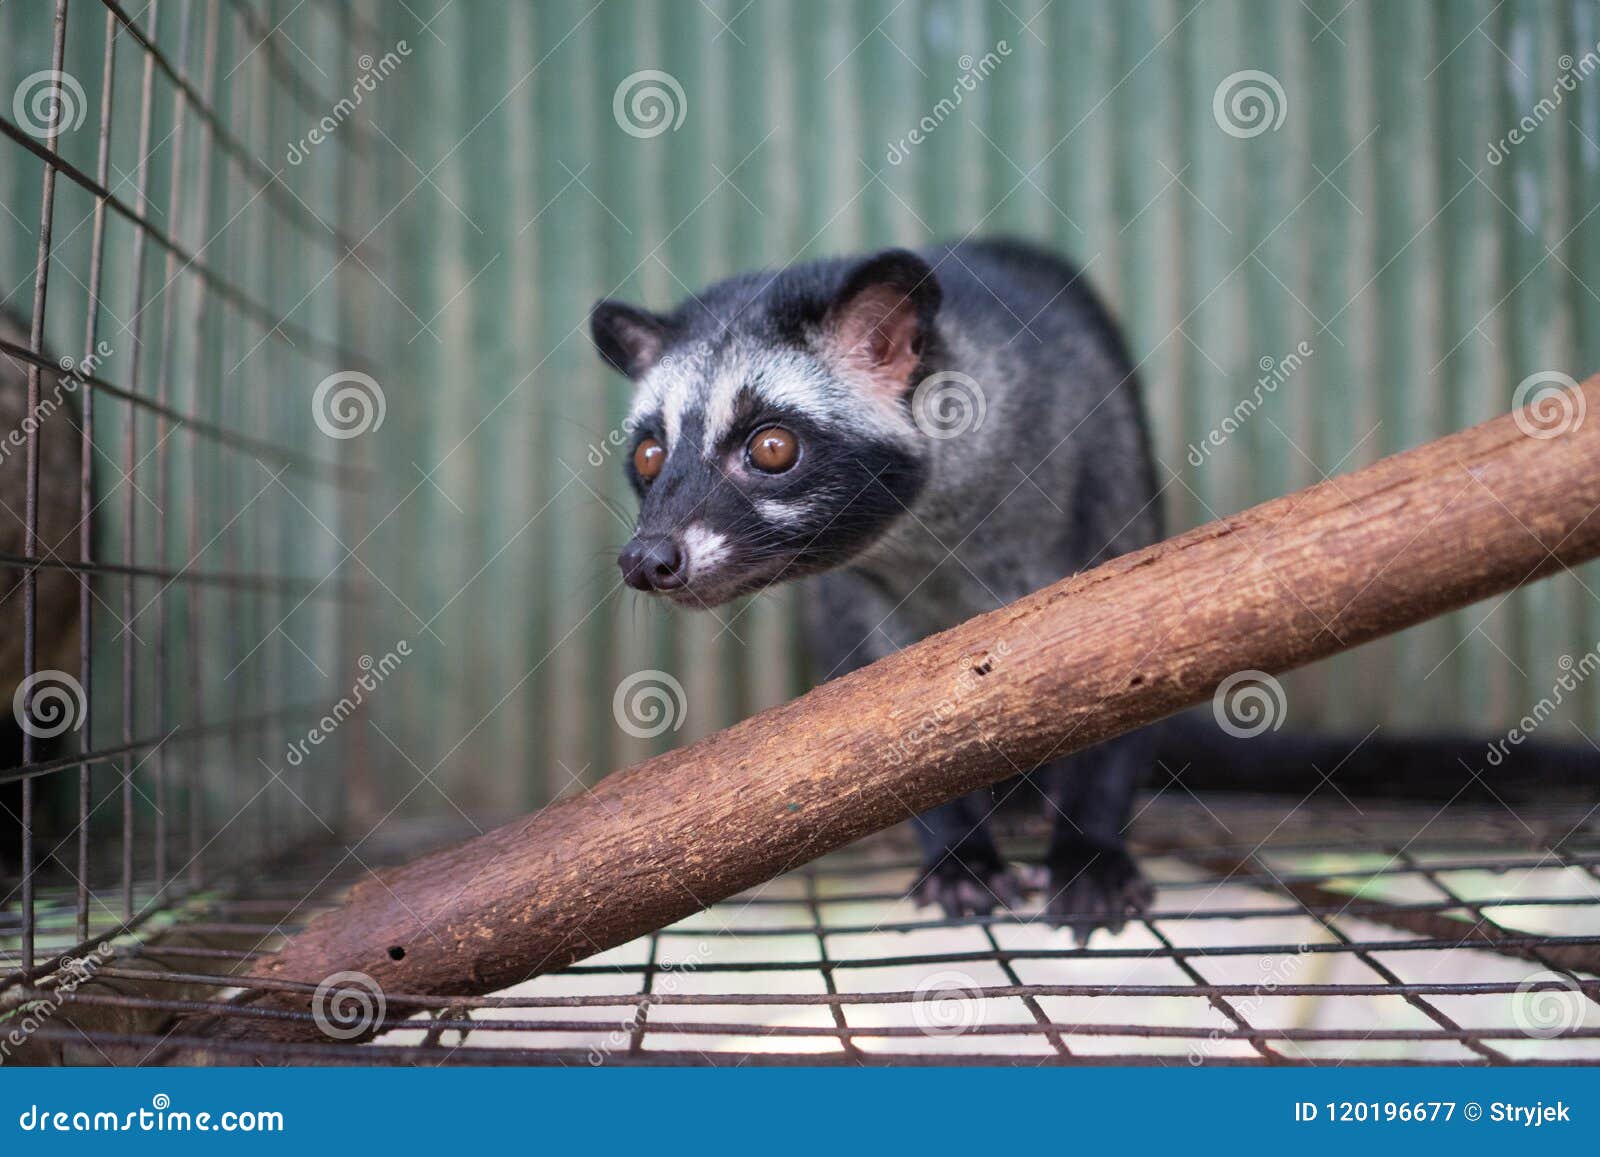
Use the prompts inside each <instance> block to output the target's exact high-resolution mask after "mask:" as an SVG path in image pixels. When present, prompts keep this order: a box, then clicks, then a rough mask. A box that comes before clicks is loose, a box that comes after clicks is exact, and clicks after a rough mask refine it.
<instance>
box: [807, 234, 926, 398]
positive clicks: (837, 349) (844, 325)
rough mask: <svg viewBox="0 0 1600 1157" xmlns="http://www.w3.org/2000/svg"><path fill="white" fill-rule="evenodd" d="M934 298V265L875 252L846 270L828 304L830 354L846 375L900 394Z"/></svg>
mask: <svg viewBox="0 0 1600 1157" xmlns="http://www.w3.org/2000/svg"><path fill="white" fill-rule="evenodd" d="M939 297H940V294H939V283H938V282H937V281H936V280H934V276H933V270H932V269H930V268H929V267H928V263H927V262H926V261H924V260H922V258H920V257H918V256H917V255H916V254H915V253H912V252H909V251H908V250H905V249H886V250H884V251H883V252H881V253H876V254H874V255H873V256H871V257H869V258H867V259H866V260H864V261H863V262H861V264H859V265H857V266H856V267H855V268H854V269H853V270H851V271H850V274H849V275H848V276H847V277H846V278H845V282H844V286H843V288H841V289H840V290H839V292H838V294H837V295H836V296H835V297H834V300H833V304H832V305H831V306H829V308H828V313H827V316H826V318H825V319H824V323H823V326H824V330H825V332H826V341H827V345H828V353H829V356H830V357H831V358H832V360H833V361H834V363H835V364H836V365H838V366H839V367H840V369H841V370H843V371H844V372H845V373H846V374H847V375H849V376H852V377H860V378H863V379H865V380H867V381H868V382H870V383H871V384H872V385H874V386H875V387H877V388H879V389H881V390H883V391H884V392H885V393H888V394H890V395H892V396H894V397H899V396H900V395H902V394H904V393H905V391H906V390H907V389H908V388H909V387H910V385H911V375H912V374H913V372H914V371H915V370H916V368H917V363H918V362H919V361H921V359H922V353H923V350H924V348H925V344H926V341H927V338H928V337H929V335H931V334H932V333H933V324H934V318H935V317H936V316H937V314H938V312H939Z"/></svg>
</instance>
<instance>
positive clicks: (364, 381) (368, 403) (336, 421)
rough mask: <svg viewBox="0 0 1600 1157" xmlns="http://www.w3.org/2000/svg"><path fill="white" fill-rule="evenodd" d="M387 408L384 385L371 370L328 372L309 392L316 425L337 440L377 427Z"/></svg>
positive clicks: (358, 434)
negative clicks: (310, 392) (364, 371)
mask: <svg viewBox="0 0 1600 1157" xmlns="http://www.w3.org/2000/svg"><path fill="white" fill-rule="evenodd" d="M387 412H388V401H387V399H385V398H384V396H383V387H382V386H380V385H378V382H377V379H375V378H374V377H373V376H372V375H371V374H364V373H362V372H361V371H359V370H340V371H339V372H338V373H335V374H329V375H328V376H327V377H325V378H323V379H322V381H320V382H318V383H317V388H316V390H315V391H313V393H312V395H311V416H312V418H314V419H315V420H316V423H317V429H319V430H321V431H322V432H323V433H324V434H326V435H327V436H328V437H330V438H338V439H339V440H340V441H344V440H345V439H347V438H359V437H360V436H361V435H362V434H365V433H366V432H367V431H368V430H376V429H378V428H379V427H381V426H382V425H383V418H384V415H385V414H386V413H387Z"/></svg>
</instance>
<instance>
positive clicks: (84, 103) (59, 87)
mask: <svg viewBox="0 0 1600 1157" xmlns="http://www.w3.org/2000/svg"><path fill="white" fill-rule="evenodd" d="M88 113H89V100H88V98H87V97H85V96H84V94H83V85H81V84H79V83H78V78H77V77H75V76H73V75H72V74H71V73H70V72H58V71H57V70H56V69H53V68H47V69H44V70H43V71H40V72H35V73H32V74H30V75H28V76H25V77H23V78H22V83H21V84H19V85H17V87H16V89H15V91H13V92H12V94H11V115H12V118H13V119H14V120H15V121H16V122H17V127H19V128H20V129H22V131H23V132H25V133H28V134H29V135H30V136H35V137H39V138H41V139H48V138H50V137H52V136H60V135H61V134H62V133H70V132H73V131H75V130H77V129H79V128H81V127H82V126H83V118H84V117H85V116H87V115H88Z"/></svg>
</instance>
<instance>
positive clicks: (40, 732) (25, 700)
mask: <svg viewBox="0 0 1600 1157" xmlns="http://www.w3.org/2000/svg"><path fill="white" fill-rule="evenodd" d="M88 713H89V697H88V696H87V695H85V694H84V693H83V684H82V683H79V682H78V681H77V680H76V679H74V678H73V677H72V676H71V675H69V674H68V673H67V672H65V671H58V670H56V669H55V668H54V667H51V668H47V669H46V670H43V671H35V672H34V673H33V674H32V675H29V676H28V677H27V678H26V679H24V680H23V681H22V682H20V683H18V684H17V690H16V692H15V693H14V694H13V695H12V696H11V714H12V716H13V717H15V719H16V721H17V726H18V727H20V728H22V730H23V732H24V733H25V734H27V735H30V736H32V737H33V738H34V739H54V738H55V737H56V736H58V735H65V734H66V733H67V732H69V731H76V730H77V729H78V728H79V727H82V726H83V721H84V719H85V718H86V717H87V715H88Z"/></svg>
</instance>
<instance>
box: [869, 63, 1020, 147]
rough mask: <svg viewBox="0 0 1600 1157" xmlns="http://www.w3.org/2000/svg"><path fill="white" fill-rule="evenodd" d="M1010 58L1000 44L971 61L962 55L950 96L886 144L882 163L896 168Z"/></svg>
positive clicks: (940, 100) (942, 98) (941, 98)
mask: <svg viewBox="0 0 1600 1157" xmlns="http://www.w3.org/2000/svg"><path fill="white" fill-rule="evenodd" d="M1010 55H1011V45H1010V44H1008V43H1007V42H1006V41H1004V40H998V41H996V42H995V46H994V47H993V48H991V49H990V50H989V51H988V52H985V53H984V54H983V55H982V56H980V57H979V58H978V59H976V60H974V59H973V58H972V54H971V53H970V52H968V53H963V54H962V55H961V58H960V59H959V60H957V61H956V65H957V67H959V68H960V69H961V75H960V76H958V77H956V82H955V84H953V85H951V86H950V95H949V96H946V97H940V98H939V102H938V103H937V104H935V105H934V106H933V109H932V110H931V111H930V112H928V113H926V114H925V115H924V116H923V117H922V118H921V119H920V120H918V121H917V123H916V124H915V125H913V126H912V128H911V131H910V132H909V133H907V134H906V135H905V136H903V137H901V138H900V139H899V140H897V141H890V142H889V151H888V152H887V153H886V154H885V155H884V160H886V161H888V162H889V163H890V164H891V165H898V164H900V163H901V162H902V161H904V160H905V159H906V158H907V157H909V156H910V155H911V150H912V149H914V148H916V147H917V146H918V145H920V144H922V142H923V141H925V140H927V139H928V138H929V137H930V136H932V135H933V133H934V131H935V130H937V129H938V127H939V126H940V125H942V124H944V122H945V121H946V120H948V119H949V117H950V115H951V114H952V113H954V112H955V111H956V109H958V108H960V107H961V102H962V101H963V100H965V99H966V98H967V95H968V94H970V93H974V92H977V91H978V85H979V84H980V83H981V82H983V81H985V80H987V79H989V76H990V74H991V73H993V72H994V70H995V69H997V68H999V67H1000V62H1001V61H1002V60H1004V59H1005V58H1006V57H1008V56H1010Z"/></svg>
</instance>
